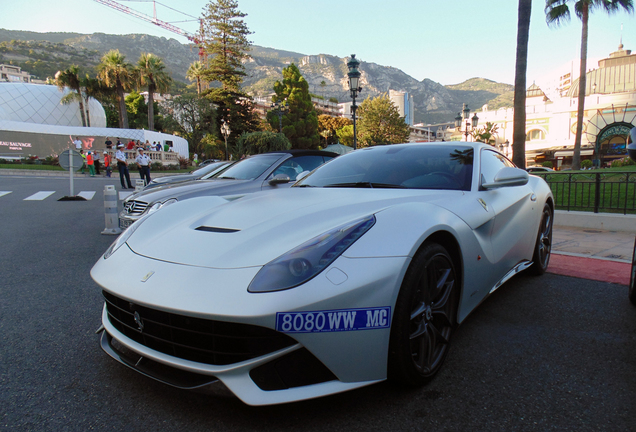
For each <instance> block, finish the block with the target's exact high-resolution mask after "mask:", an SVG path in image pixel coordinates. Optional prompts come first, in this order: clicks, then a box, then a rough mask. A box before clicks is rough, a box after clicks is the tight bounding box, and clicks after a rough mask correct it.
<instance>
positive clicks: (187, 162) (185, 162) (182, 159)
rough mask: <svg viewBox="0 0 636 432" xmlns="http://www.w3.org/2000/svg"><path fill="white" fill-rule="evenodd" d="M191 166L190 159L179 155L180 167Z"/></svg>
mask: <svg viewBox="0 0 636 432" xmlns="http://www.w3.org/2000/svg"><path fill="white" fill-rule="evenodd" d="M189 166H190V159H188V158H185V157H183V156H179V168H181V169H186V168H188V167H189Z"/></svg>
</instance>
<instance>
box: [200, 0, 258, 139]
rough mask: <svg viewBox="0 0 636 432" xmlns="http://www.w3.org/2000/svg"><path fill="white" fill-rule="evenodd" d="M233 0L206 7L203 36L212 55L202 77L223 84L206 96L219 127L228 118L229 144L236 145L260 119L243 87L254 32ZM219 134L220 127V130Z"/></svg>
mask: <svg viewBox="0 0 636 432" xmlns="http://www.w3.org/2000/svg"><path fill="white" fill-rule="evenodd" d="M237 6H238V4H237V2H236V1H234V0H212V1H210V3H208V4H207V6H206V7H205V9H204V12H203V19H202V28H201V39H202V40H204V41H205V43H204V48H205V51H206V52H207V54H208V55H209V56H210V57H209V59H210V60H209V64H208V65H207V66H206V67H205V68H204V71H203V73H202V79H203V80H205V81H206V82H218V83H220V87H214V88H210V89H208V90H206V91H205V92H204V95H205V96H206V97H208V98H209V99H210V100H211V101H212V102H213V103H214V104H215V105H216V106H217V107H218V109H217V111H216V124H217V127H219V128H220V125H221V124H222V122H223V121H226V122H227V123H228V124H229V126H230V130H231V131H232V132H231V134H230V137H229V138H228V144H229V145H230V146H232V145H234V143H235V141H236V137H238V136H240V135H241V134H242V133H243V132H253V131H256V130H258V126H259V119H258V116H257V115H256V113H255V111H254V102H253V101H252V99H251V98H250V97H249V96H248V95H247V94H246V93H244V92H243V91H242V90H241V83H242V82H243V77H244V76H245V67H244V66H243V60H245V59H247V58H248V57H249V56H248V55H247V52H248V51H249V49H250V41H249V40H248V39H247V36H248V35H250V34H251V32H250V31H249V30H248V28H247V25H246V24H245V22H244V21H243V20H242V18H243V17H245V16H246V14H244V13H242V12H240V11H239V10H238V9H237ZM217 132H218V134H217V136H219V137H220V135H221V134H220V130H218V131H217Z"/></svg>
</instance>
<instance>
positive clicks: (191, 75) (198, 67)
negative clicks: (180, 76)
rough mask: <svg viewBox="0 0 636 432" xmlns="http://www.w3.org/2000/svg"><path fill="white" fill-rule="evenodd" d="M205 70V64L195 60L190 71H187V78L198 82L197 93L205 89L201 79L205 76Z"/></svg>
mask: <svg viewBox="0 0 636 432" xmlns="http://www.w3.org/2000/svg"><path fill="white" fill-rule="evenodd" d="M204 70H205V69H204V67H203V64H202V63H201V62H200V61H195V62H194V63H192V64H191V65H190V67H189V68H188V72H186V78H187V79H189V80H190V81H196V82H197V94H201V90H202V89H203V88H202V86H201V84H202V83H201V79H202V78H203V72H204Z"/></svg>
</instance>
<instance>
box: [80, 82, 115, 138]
mask: <svg viewBox="0 0 636 432" xmlns="http://www.w3.org/2000/svg"><path fill="white" fill-rule="evenodd" d="M82 87H83V88H84V100H85V101H86V125H87V126H89V127H90V125H91V116H90V110H89V104H88V100H89V98H93V99H96V100H99V101H100V102H103V101H104V100H112V97H113V94H114V91H113V89H111V88H110V87H108V86H106V85H105V84H104V83H102V82H101V81H100V80H99V79H97V78H91V77H90V76H88V74H86V78H84V79H83V80H82Z"/></svg>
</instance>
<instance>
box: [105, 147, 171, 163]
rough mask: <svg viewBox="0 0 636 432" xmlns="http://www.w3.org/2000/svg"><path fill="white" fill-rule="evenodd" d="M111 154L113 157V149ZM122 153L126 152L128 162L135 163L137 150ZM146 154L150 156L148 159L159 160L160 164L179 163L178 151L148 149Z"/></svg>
mask: <svg viewBox="0 0 636 432" xmlns="http://www.w3.org/2000/svg"><path fill="white" fill-rule="evenodd" d="M110 152H111V156H112V157H113V158H114V157H115V151H114V150H111V151H110ZM124 153H125V154H126V159H127V161H128V164H129V165H130V164H133V165H134V164H135V159H136V158H137V155H138V154H139V152H137V150H124ZM144 153H146V154H147V155H148V156H150V159H151V160H152V162H153V163H154V162H161V164H162V165H179V153H174V152H166V151H153V150H148V151H146V152H144Z"/></svg>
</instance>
